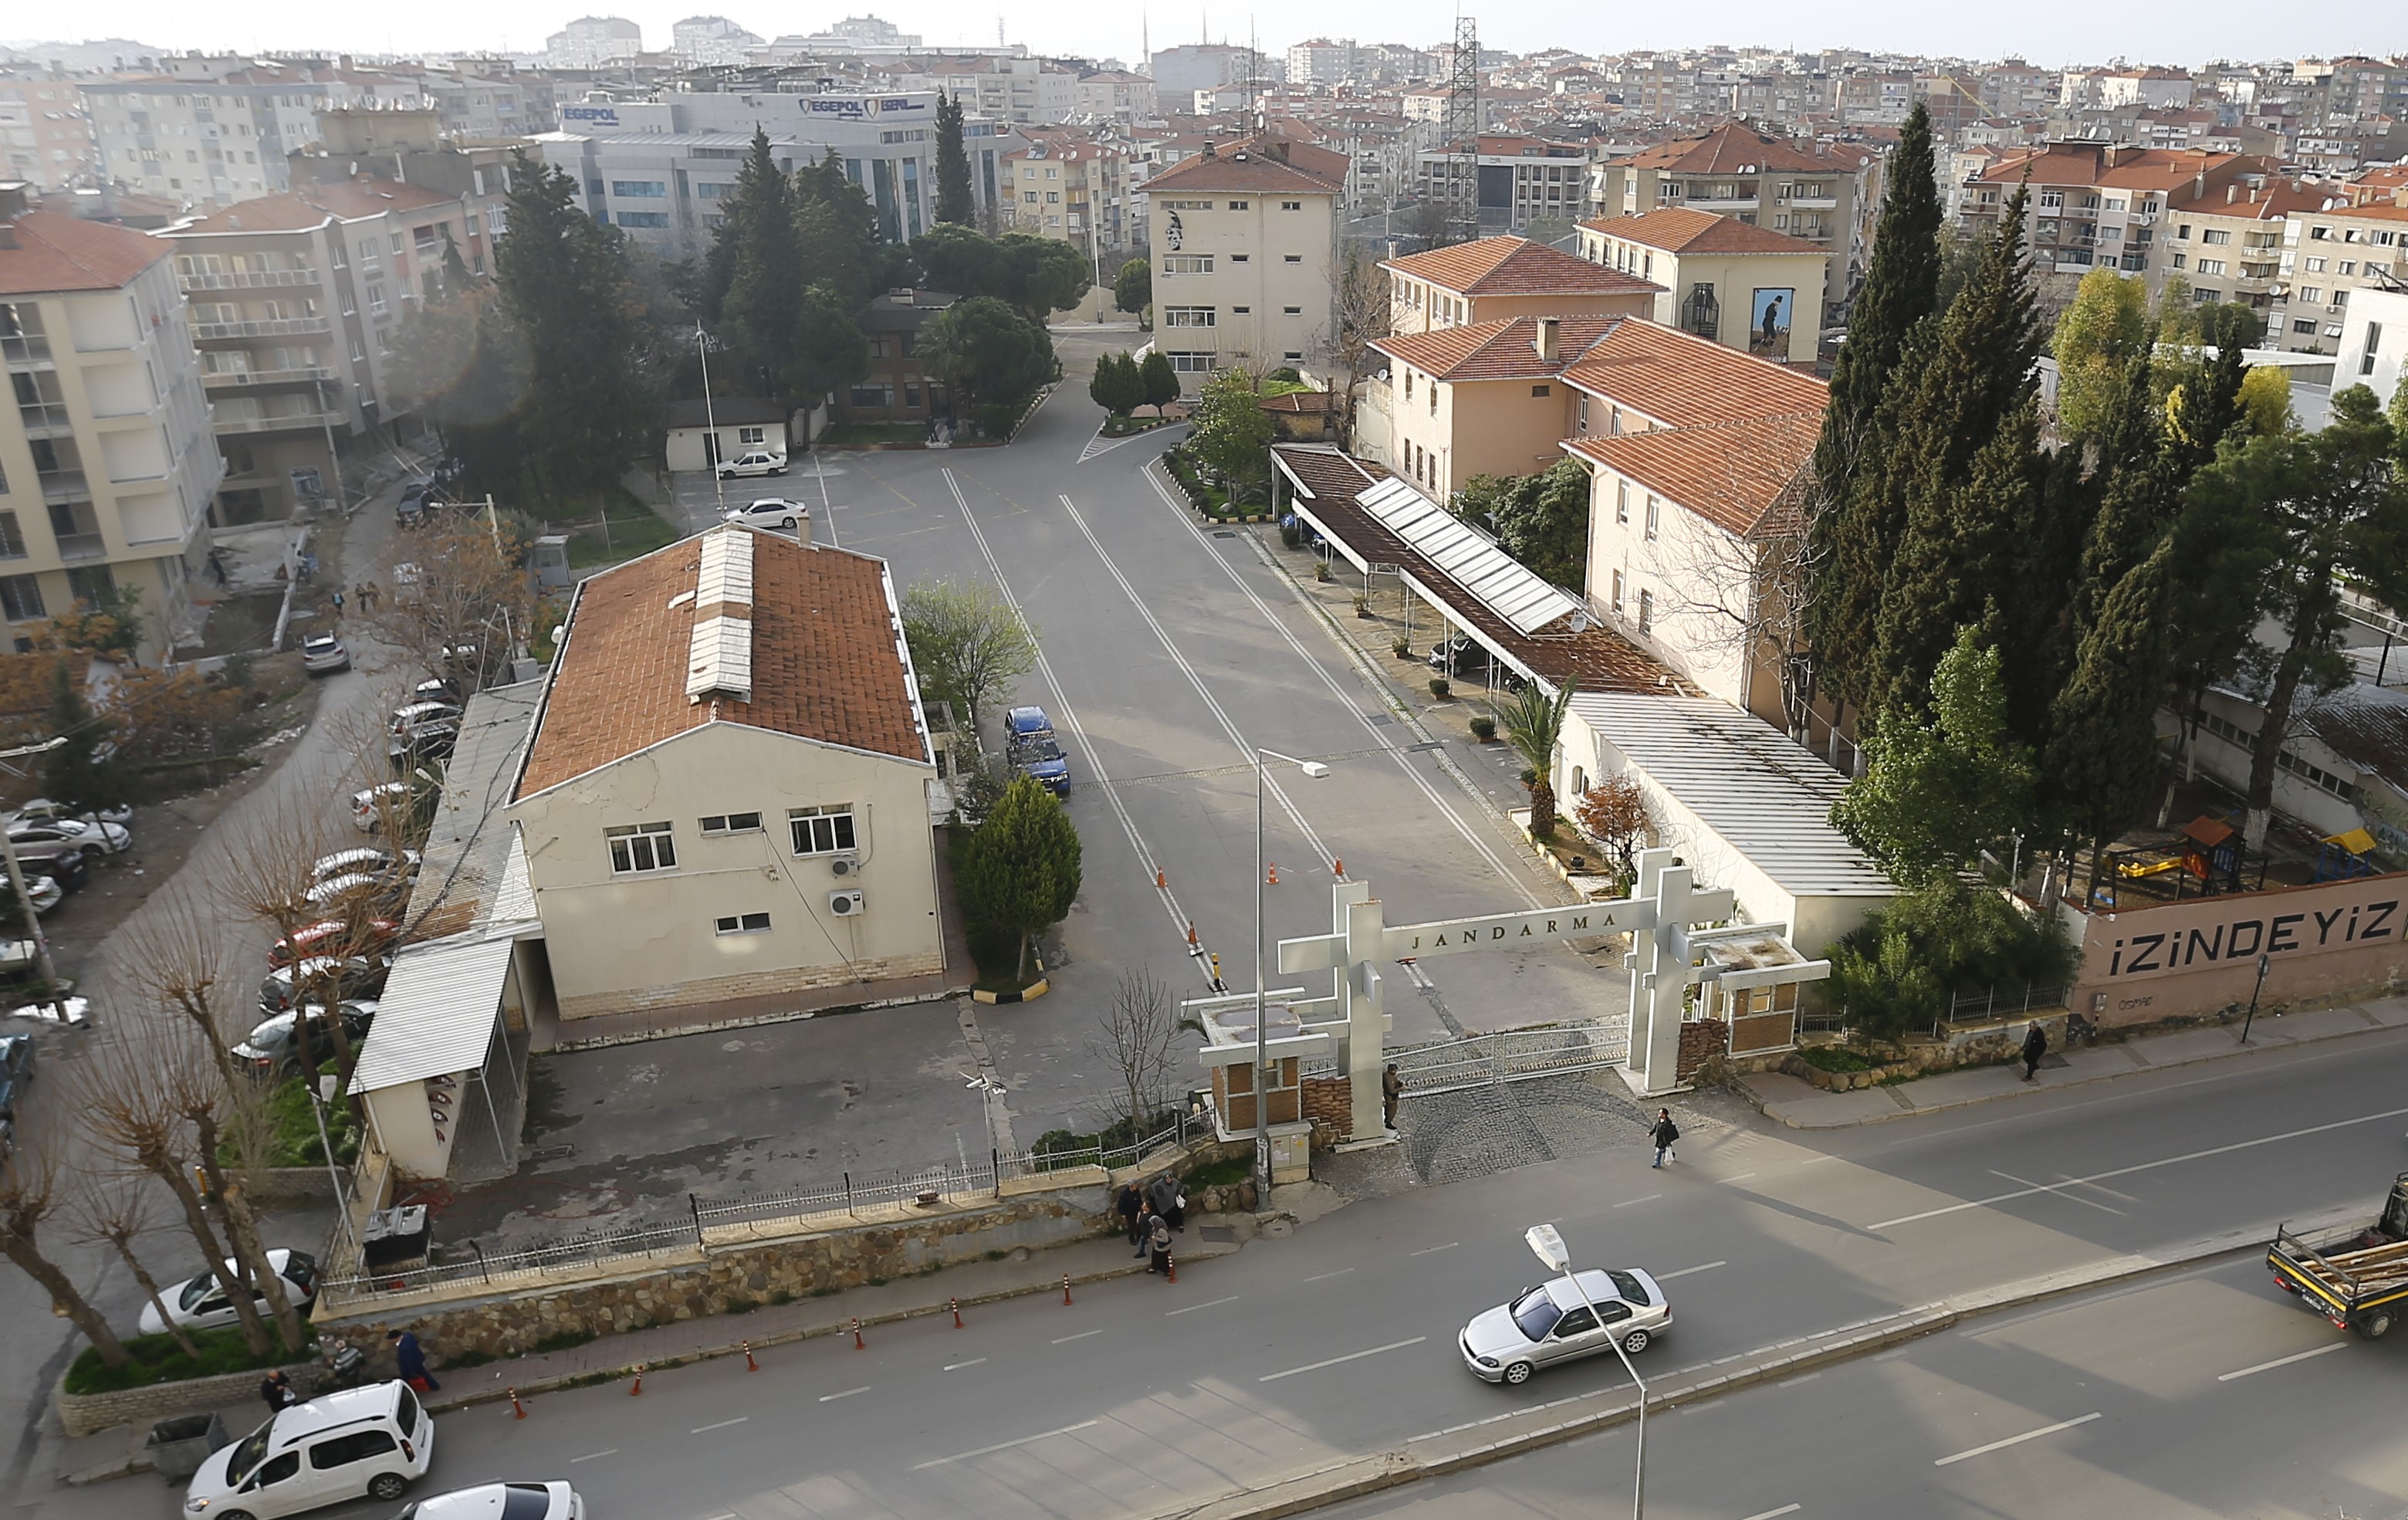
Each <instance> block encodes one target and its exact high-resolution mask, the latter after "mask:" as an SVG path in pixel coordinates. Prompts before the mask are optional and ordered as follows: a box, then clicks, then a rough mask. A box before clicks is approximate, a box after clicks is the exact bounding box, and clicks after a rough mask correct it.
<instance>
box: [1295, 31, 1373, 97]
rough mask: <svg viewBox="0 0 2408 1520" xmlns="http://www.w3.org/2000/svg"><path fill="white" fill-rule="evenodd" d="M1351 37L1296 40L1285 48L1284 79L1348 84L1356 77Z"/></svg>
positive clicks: (1353, 47) (1312, 82) (1304, 82)
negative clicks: (1332, 39)
mask: <svg viewBox="0 0 2408 1520" xmlns="http://www.w3.org/2000/svg"><path fill="white" fill-rule="evenodd" d="M1355 78H1356V75H1355V39H1354V38H1353V37H1347V38H1345V39H1343V40H1341V41H1337V42H1332V41H1331V40H1330V39H1329V38H1327V37H1315V38H1313V39H1312V41H1311V42H1299V43H1297V44H1296V45H1295V46H1293V47H1291V48H1289V49H1288V50H1287V79H1288V82H1289V83H1290V84H1304V85H1312V84H1319V85H1333V84H1347V83H1350V82H1352V81H1353V80H1354V79H1355Z"/></svg>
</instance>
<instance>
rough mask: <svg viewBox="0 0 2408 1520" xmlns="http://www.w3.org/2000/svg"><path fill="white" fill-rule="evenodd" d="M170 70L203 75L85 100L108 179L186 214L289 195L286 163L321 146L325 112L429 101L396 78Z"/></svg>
mask: <svg viewBox="0 0 2408 1520" xmlns="http://www.w3.org/2000/svg"><path fill="white" fill-rule="evenodd" d="M170 62H172V63H175V64H178V65H194V66H192V67H181V68H179V69H178V70H177V71H175V72H162V73H158V74H150V75H137V76H135V77H132V78H129V79H108V80H99V81H89V82H86V83H85V84H84V85H83V86H82V90H83V98H84V102H85V105H86V107H87V108H88V109H89V110H90V111H91V113H92V126H93V139H94V141H95V142H96V143H97V144H98V145H99V149H100V154H101V166H102V170H103V172H104V173H105V174H106V175H107V176H108V178H109V179H112V180H114V181H115V182H117V183H118V184H120V185H122V186H124V187H126V188H127V189H129V190H137V191H141V192H143V193H145V194H152V195H164V196H166V197H168V198H170V199H174V200H179V201H181V202H183V203H184V204H185V205H187V206H230V205H232V204H233V203H234V202H236V201H238V200H243V199H246V198H248V197H250V196H253V195H263V194H272V193H274V192H277V191H280V190H283V189H285V188H287V185H288V183H289V181H288V180H287V179H286V178H285V172H284V156H285V155H286V154H287V153H290V152H294V151H297V150H299V149H302V148H306V147H308V145H309V144H310V143H312V142H315V141H316V140H317V138H318V130H319V129H318V113H319V112H320V111H322V110H324V109H326V108H329V107H337V106H359V105H370V106H377V105H380V106H393V107H400V106H416V105H418V104H419V102H420V94H419V89H418V86H417V85H415V84H414V83H411V82H410V81H409V80H407V79H403V78H401V77H399V76H396V75H371V74H363V73H360V72H358V71H356V70H351V69H347V68H338V67H327V66H322V65H295V66H292V67H274V66H259V67H251V66H249V65H244V64H243V63H242V61H240V60H231V61H228V60H214V59H209V60H199V59H195V60H170ZM229 63H230V64H231V65H233V66H223V65H228V64H229Z"/></svg>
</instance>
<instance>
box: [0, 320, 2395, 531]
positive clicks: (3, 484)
mask: <svg viewBox="0 0 2408 1520" xmlns="http://www.w3.org/2000/svg"><path fill="white" fill-rule="evenodd" d="M2381 330H2382V329H2381V328H2379V327H2378V328H2377V329H2376V331H2378V332H2380V331H2381ZM6 489H7V481H6V480H0V490H6ZM24 557H25V535H24V534H23V533H22V532H21V531H19V529H18V527H17V514H16V513H14V512H0V559H23V558H24Z"/></svg>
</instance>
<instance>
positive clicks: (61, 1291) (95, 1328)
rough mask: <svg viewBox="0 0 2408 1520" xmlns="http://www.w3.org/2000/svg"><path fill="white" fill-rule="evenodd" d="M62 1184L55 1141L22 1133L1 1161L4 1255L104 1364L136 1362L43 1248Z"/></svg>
mask: <svg viewBox="0 0 2408 1520" xmlns="http://www.w3.org/2000/svg"><path fill="white" fill-rule="evenodd" d="M61 1182H62V1179H61V1178H60V1176H59V1174H58V1170H57V1168H56V1166H55V1164H54V1158H53V1157H52V1155H51V1154H50V1144H49V1142H48V1141H47V1140H44V1139H42V1138H38V1137H34V1136H31V1135H28V1134H21V1135H20V1136H19V1137H18V1139H17V1143H16V1147H15V1149H13V1150H12V1151H11V1152H10V1153H9V1154H8V1157H7V1160H6V1161H5V1162H0V1253H5V1254H6V1255H7V1257H8V1259H9V1260H10V1261H11V1262H14V1263H15V1264H16V1266H17V1268H18V1269H19V1270H21V1271H22V1272H23V1273H24V1274H25V1275H26V1276H28V1277H30V1278H32V1279H33V1280H34V1281H35V1282H36V1283H40V1284H41V1285H42V1290H43V1291H44V1292H46V1293H48V1294H49V1295H50V1302H51V1303H52V1304H53V1305H55V1306H56V1307H57V1308H58V1309H59V1310H60V1311H61V1312H64V1313H65V1315H66V1317H67V1318H68V1319H70V1320H73V1321H74V1322H75V1326H76V1328H77V1329H79V1330H81V1331H82V1332H83V1335H84V1339H85V1340H87V1341H91V1342H92V1347H93V1350H94V1351H96V1352H98V1353H99V1354H100V1360H101V1364H102V1365H103V1366H105V1367H112V1368H114V1367H126V1366H130V1365H132V1363H133V1360H134V1358H133V1356H132V1355H129V1354H128V1353H127V1351H126V1349H125V1343H124V1342H123V1341H120V1340H118V1339H117V1332H116V1331H115V1330H113V1329H111V1328H109V1326H108V1317H107V1316H106V1315H104V1314H102V1313H101V1312H100V1311H99V1310H97V1309H94V1308H93V1306H92V1300H91V1299H89V1298H85V1297H84V1296H83V1293H82V1290H80V1289H79V1288H78V1287H77V1286H76V1284H75V1280H74V1279H73V1278H71V1277H69V1276H68V1275H67V1273H66V1272H65V1269H62V1268H61V1267H60V1266H59V1265H58V1264H57V1263H56V1262H54V1261H52V1260H51V1259H50V1256H49V1255H47V1254H46V1253H44V1251H43V1250H42V1245H41V1240H40V1235H41V1229H42V1226H44V1225H46V1224H48V1223H49V1222H50V1219H51V1217H52V1216H53V1215H54V1214H56V1213H57V1212H58V1211H59V1207H60V1203H61V1201H62V1200H61V1197H60V1188H61Z"/></svg>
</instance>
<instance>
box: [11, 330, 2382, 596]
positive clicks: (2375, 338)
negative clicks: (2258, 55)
mask: <svg viewBox="0 0 2408 1520" xmlns="http://www.w3.org/2000/svg"><path fill="white" fill-rule="evenodd" d="M2382 346H2383V323H2379V322H2370V323H2367V324H2366V351H2365V352H2364V353H2363V354H2360V355H2359V356H2358V373H2359V374H2361V375H2372V374H2373V373H2374V351H2375V350H2376V349H2379V348H2381V347H2382ZM18 552H19V553H21V554H22V553H23V552H24V551H23V550H22V549H21V550H19V551H18Z"/></svg>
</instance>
